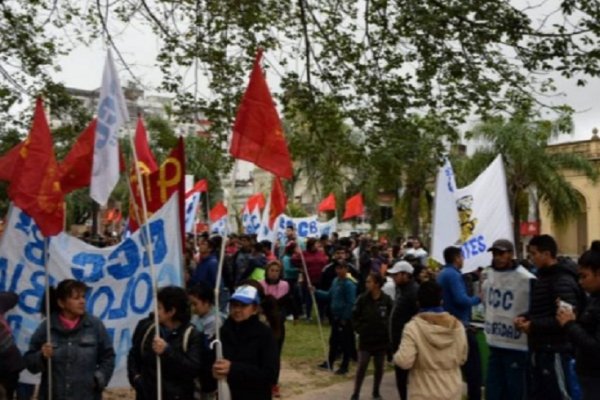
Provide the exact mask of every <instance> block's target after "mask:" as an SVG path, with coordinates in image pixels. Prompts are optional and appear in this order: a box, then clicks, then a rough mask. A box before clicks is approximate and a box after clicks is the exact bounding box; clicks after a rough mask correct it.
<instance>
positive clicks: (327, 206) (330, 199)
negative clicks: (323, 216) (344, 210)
mask: <svg viewBox="0 0 600 400" xmlns="http://www.w3.org/2000/svg"><path fill="white" fill-rule="evenodd" d="M335 208H336V207H335V196H334V195H333V193H330V194H329V196H327V197H326V198H325V199H323V201H321V203H320V204H319V208H318V209H317V210H318V211H319V212H323V211H335Z"/></svg>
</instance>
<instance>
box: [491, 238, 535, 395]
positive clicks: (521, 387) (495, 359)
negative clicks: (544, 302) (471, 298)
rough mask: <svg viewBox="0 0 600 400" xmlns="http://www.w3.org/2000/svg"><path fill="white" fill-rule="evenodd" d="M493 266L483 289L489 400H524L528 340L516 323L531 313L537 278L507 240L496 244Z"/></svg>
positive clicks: (492, 250) (498, 241) (493, 253)
mask: <svg viewBox="0 0 600 400" xmlns="http://www.w3.org/2000/svg"><path fill="white" fill-rule="evenodd" d="M488 251H490V252H492V257H493V258H492V265H491V267H489V268H487V269H486V270H485V272H484V274H485V275H486V276H487V278H486V279H485V281H484V282H483V285H482V295H483V299H482V301H483V304H484V306H485V334H486V338H487V343H488V345H489V349H490V355H489V359H488V370H487V371H488V373H487V382H486V385H485V398H486V400H512V399H523V398H525V396H526V394H527V385H526V382H527V372H528V352H527V336H526V335H524V334H522V333H521V332H519V331H518V330H516V329H515V327H514V325H513V320H514V319H515V318H516V317H517V316H518V315H520V314H523V313H526V312H527V310H529V299H530V294H531V287H532V285H533V283H534V281H535V276H534V275H533V274H531V273H530V272H529V271H527V269H526V268H525V267H523V266H522V265H520V264H519V263H518V262H517V261H516V260H514V259H513V257H514V246H513V244H512V242H511V241H509V240H507V239H498V240H496V241H494V243H493V244H492V246H491V247H490V248H489V249H488Z"/></svg>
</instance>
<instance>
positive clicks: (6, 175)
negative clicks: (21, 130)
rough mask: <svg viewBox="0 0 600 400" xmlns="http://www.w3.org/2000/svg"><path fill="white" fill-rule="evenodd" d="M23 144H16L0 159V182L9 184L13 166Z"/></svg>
mask: <svg viewBox="0 0 600 400" xmlns="http://www.w3.org/2000/svg"><path fill="white" fill-rule="evenodd" d="M24 144H25V142H24V141H23V142H20V143H18V144H17V145H16V146H15V147H13V148H12V149H10V150H9V151H7V152H6V153H5V154H4V155H3V156H2V157H0V181H8V182H10V180H11V178H12V175H13V172H14V170H15V164H16V163H17V160H18V159H19V152H20V151H21V147H23V145H24Z"/></svg>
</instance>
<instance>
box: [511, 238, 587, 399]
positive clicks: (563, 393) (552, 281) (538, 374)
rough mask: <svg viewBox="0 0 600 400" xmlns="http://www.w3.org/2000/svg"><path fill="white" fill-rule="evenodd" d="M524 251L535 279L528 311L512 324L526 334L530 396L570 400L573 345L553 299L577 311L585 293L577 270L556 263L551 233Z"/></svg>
mask: <svg viewBox="0 0 600 400" xmlns="http://www.w3.org/2000/svg"><path fill="white" fill-rule="evenodd" d="M528 251H529V256H530V259H531V261H532V262H533V264H534V265H535V266H536V268H537V269H538V275H537V278H538V279H537V282H536V284H535V286H534V287H533V290H532V293H531V303H530V307H529V312H528V313H526V314H524V315H521V316H519V317H517V318H515V320H514V324H515V326H516V328H517V329H519V330H520V331H521V332H523V333H526V334H527V336H528V342H529V351H530V353H531V391H530V399H532V400H570V399H571V398H572V395H573V393H574V392H575V391H576V390H577V389H578V385H577V382H576V380H575V379H573V378H575V377H574V374H569V371H570V368H571V366H572V362H573V355H572V352H573V347H572V345H571V344H570V343H569V341H568V340H567V332H566V329H564V328H563V327H562V326H560V324H559V323H558V321H557V320H556V312H557V311H558V305H557V299H560V300H561V301H563V302H564V304H568V305H569V307H571V308H573V309H574V310H575V311H576V312H577V313H579V312H580V310H581V309H582V308H583V306H584V304H583V303H584V302H585V294H584V293H583V292H582V290H581V288H580V287H579V285H578V284H577V271H576V270H575V269H574V268H571V267H570V266H569V265H566V264H565V263H559V262H558V259H557V257H556V255H557V252H558V247H557V245H556V241H555V240H554V238H553V237H552V236H550V235H539V236H535V237H533V238H532V239H531V240H530V241H529V247H528Z"/></svg>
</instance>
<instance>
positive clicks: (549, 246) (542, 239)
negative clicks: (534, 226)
mask: <svg viewBox="0 0 600 400" xmlns="http://www.w3.org/2000/svg"><path fill="white" fill-rule="evenodd" d="M529 245H530V246H535V248H536V249H537V250H538V251H540V252H542V251H547V252H549V253H550V256H552V258H556V254H557V253H558V246H557V245H556V240H554V238H553V237H552V236H550V235H538V236H534V237H533V238H531V240H530V241H529Z"/></svg>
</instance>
